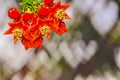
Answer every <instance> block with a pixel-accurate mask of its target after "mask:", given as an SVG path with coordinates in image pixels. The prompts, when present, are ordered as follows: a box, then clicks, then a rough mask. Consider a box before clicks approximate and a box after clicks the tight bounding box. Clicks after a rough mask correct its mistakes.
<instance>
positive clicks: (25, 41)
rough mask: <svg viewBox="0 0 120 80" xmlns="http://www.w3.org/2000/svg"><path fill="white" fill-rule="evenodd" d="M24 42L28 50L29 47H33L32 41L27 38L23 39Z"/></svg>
mask: <svg viewBox="0 0 120 80" xmlns="http://www.w3.org/2000/svg"><path fill="white" fill-rule="evenodd" d="M22 44H23V45H24V47H25V49H26V50H27V49H28V48H31V43H30V42H29V41H28V40H26V39H22Z"/></svg>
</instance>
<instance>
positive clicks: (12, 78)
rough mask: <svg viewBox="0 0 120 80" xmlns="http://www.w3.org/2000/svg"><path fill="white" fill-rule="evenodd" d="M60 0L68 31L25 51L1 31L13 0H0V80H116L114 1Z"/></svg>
mask: <svg viewBox="0 0 120 80" xmlns="http://www.w3.org/2000/svg"><path fill="white" fill-rule="evenodd" d="M55 1H57V0H55ZM61 1H62V3H63V4H65V3H70V4H71V7H70V8H69V9H68V10H67V11H66V12H67V13H68V15H69V16H70V17H71V20H69V21H65V22H66V24H67V28H68V29H69V32H68V33H65V34H64V35H57V34H54V33H53V34H52V39H51V40H50V41H48V40H46V39H44V43H43V47H42V48H41V49H29V50H28V51H25V49H24V47H23V45H22V44H21V42H20V41H19V42H18V43H17V44H16V45H14V43H13V38H12V36H11V35H7V36H5V35H3V33H4V32H5V31H6V30H7V29H8V28H9V26H8V22H10V21H11V19H9V18H8V16H7V11H8V9H9V8H11V7H17V8H19V5H18V0H0V80H120V0H61Z"/></svg>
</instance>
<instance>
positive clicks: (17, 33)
mask: <svg viewBox="0 0 120 80" xmlns="http://www.w3.org/2000/svg"><path fill="white" fill-rule="evenodd" d="M12 33H13V35H14V36H16V37H19V38H21V37H22V33H23V30H22V29H19V28H16V29H14V30H13V31H12Z"/></svg>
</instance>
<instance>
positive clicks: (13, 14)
mask: <svg viewBox="0 0 120 80" xmlns="http://www.w3.org/2000/svg"><path fill="white" fill-rule="evenodd" d="M20 15H21V14H20V12H19V10H18V9H17V8H10V9H9V10H8V16H9V17H10V18H11V19H15V18H18V17H20Z"/></svg>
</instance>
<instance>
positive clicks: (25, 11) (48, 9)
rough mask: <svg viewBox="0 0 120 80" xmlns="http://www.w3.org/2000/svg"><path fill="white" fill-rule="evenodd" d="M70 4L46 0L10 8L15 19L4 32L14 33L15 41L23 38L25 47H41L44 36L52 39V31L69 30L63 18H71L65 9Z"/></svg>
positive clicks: (10, 15) (59, 32)
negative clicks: (41, 2) (19, 7)
mask: <svg viewBox="0 0 120 80" xmlns="http://www.w3.org/2000/svg"><path fill="white" fill-rule="evenodd" d="M69 6H70V4H65V5H62V4H61V2H60V0H58V1H57V2H56V3H55V2H54V1H53V0H44V1H43V4H40V3H39V1H34V0H33V1H32V2H30V3H25V5H24V6H23V7H22V10H21V11H20V10H19V9H17V8H10V9H9V10H8V16H9V17H10V18H11V19H13V21H12V22H9V23H8V24H9V26H10V28H9V29H8V30H7V31H6V32H5V33H4V34H12V35H13V37H14V43H16V42H17V41H18V40H21V42H22V44H23V45H24V47H25V49H26V50H27V49H29V48H41V45H42V42H43V37H46V38H47V39H49V40H50V37H51V36H50V35H51V32H55V33H57V34H60V35H61V34H63V33H65V32H67V31H68V30H67V28H66V24H65V23H64V21H63V20H65V19H70V17H69V16H68V15H67V13H66V12H65V10H66V9H67V8H68V7H69Z"/></svg>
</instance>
